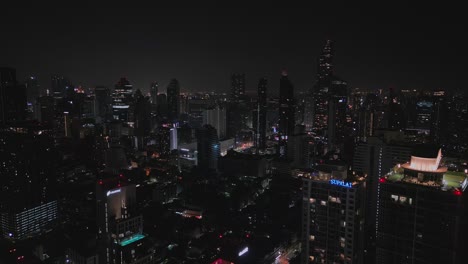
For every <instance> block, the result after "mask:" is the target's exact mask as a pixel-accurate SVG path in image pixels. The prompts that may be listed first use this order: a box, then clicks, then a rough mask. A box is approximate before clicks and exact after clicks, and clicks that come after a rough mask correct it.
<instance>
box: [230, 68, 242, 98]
mask: <svg viewBox="0 0 468 264" xmlns="http://www.w3.org/2000/svg"><path fill="white" fill-rule="evenodd" d="M231 85H232V86H231V101H233V102H237V101H239V100H243V99H244V95H245V74H243V73H242V74H240V73H237V74H233V75H232V76H231Z"/></svg>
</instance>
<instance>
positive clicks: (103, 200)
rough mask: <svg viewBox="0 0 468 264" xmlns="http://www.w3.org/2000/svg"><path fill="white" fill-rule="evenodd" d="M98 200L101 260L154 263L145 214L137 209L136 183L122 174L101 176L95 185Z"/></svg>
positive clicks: (97, 218) (100, 261)
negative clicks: (144, 222) (145, 229)
mask: <svg viewBox="0 0 468 264" xmlns="http://www.w3.org/2000/svg"><path fill="white" fill-rule="evenodd" d="M96 203H97V217H96V220H97V226H98V234H97V235H98V243H99V244H98V245H99V255H100V256H99V257H100V259H99V263H108V264H110V263H151V262H149V260H152V258H153V254H152V253H149V252H148V250H147V248H146V247H145V246H146V244H145V238H146V235H145V234H144V233H143V217H142V216H141V215H139V214H138V213H137V208H136V207H137V203H136V186H135V185H134V184H130V183H128V182H127V181H126V180H125V176H124V175H122V174H120V175H119V176H111V177H106V178H102V179H100V180H99V181H98V183H97V184H96ZM143 260H145V261H148V262H143ZM138 261H142V262H138Z"/></svg>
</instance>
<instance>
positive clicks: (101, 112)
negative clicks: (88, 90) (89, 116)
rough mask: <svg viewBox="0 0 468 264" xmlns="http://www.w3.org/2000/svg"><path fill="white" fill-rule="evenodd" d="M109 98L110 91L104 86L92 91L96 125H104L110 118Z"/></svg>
mask: <svg viewBox="0 0 468 264" xmlns="http://www.w3.org/2000/svg"><path fill="white" fill-rule="evenodd" d="M110 105H111V97H110V90H109V88H107V87H104V86H97V87H96V88H95V89H94V109H95V111H94V113H95V119H96V123H105V122H106V121H108V120H109V119H110V118H109V117H110V114H111V113H110Z"/></svg>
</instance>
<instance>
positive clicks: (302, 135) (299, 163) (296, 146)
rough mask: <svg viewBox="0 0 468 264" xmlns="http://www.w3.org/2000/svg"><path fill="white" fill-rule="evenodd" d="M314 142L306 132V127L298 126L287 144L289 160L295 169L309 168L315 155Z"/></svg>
mask: <svg viewBox="0 0 468 264" xmlns="http://www.w3.org/2000/svg"><path fill="white" fill-rule="evenodd" d="M313 148H314V145H313V141H312V139H311V138H310V137H309V135H308V134H307V133H306V132H305V126H303V125H296V127H295V130H294V134H292V135H291V136H289V138H288V142H287V148H286V151H287V158H288V160H289V161H291V166H293V167H295V168H309V167H310V162H311V158H312V157H311V155H312V154H313Z"/></svg>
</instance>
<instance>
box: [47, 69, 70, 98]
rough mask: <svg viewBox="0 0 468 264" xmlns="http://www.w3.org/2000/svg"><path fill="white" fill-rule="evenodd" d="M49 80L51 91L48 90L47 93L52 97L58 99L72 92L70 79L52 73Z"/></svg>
mask: <svg viewBox="0 0 468 264" xmlns="http://www.w3.org/2000/svg"><path fill="white" fill-rule="evenodd" d="M51 81H52V82H51V86H50V88H51V90H52V91H50V92H49V94H50V95H52V96H53V97H54V98H56V99H59V98H62V97H67V96H69V95H70V93H72V92H73V87H72V85H71V83H70V81H69V80H68V79H67V78H65V77H63V76H61V75H52V78H51Z"/></svg>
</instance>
